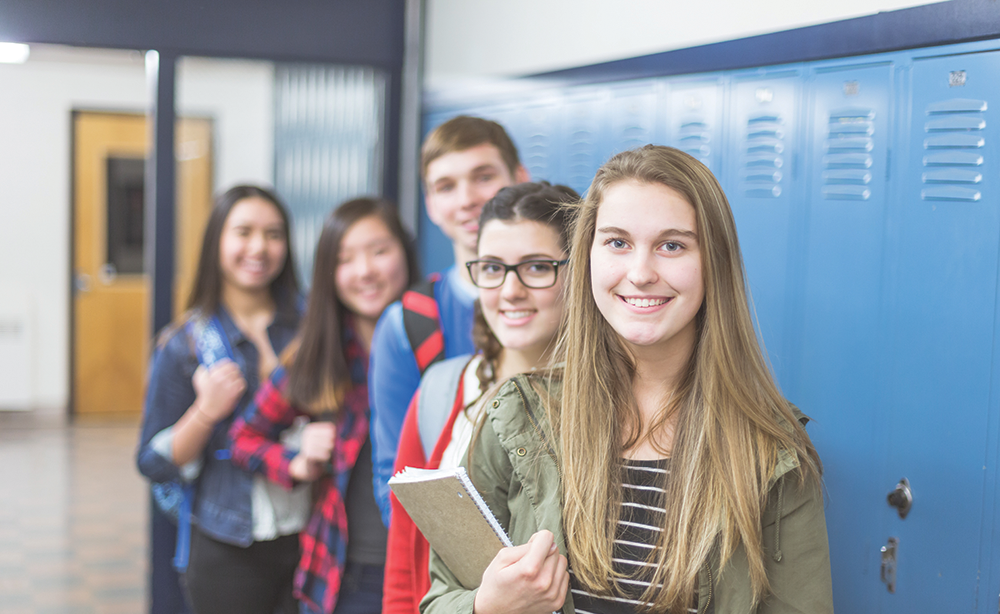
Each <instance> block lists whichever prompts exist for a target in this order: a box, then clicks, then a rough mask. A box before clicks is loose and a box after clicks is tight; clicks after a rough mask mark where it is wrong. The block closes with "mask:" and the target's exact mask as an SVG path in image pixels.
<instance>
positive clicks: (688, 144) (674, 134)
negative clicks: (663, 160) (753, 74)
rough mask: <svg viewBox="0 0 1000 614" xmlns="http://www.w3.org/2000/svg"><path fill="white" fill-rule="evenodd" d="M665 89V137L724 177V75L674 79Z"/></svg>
mask: <svg viewBox="0 0 1000 614" xmlns="http://www.w3.org/2000/svg"><path fill="white" fill-rule="evenodd" d="M664 89H665V90H666V94H665V97H666V100H667V103H666V105H664V108H663V113H662V114H661V115H660V122H661V123H662V124H663V125H664V126H666V129H665V130H664V133H663V136H662V138H664V139H665V140H666V142H667V144H669V145H670V146H672V147H676V148H677V149H681V150H683V151H686V152H687V153H689V154H691V155H692V156H694V157H695V158H698V159H699V160H701V162H702V163H703V164H704V165H705V166H707V167H708V168H709V169H710V170H711V171H712V172H713V173H714V174H715V176H716V177H717V178H718V179H719V180H720V181H721V180H722V176H721V174H720V173H721V172H722V161H723V159H724V155H725V153H724V149H725V148H724V147H723V145H722V144H723V115H722V109H723V82H722V79H720V78H719V77H715V78H709V79H700V80H698V81H689V80H684V79H673V80H671V81H668V82H666V83H665V84H664Z"/></svg>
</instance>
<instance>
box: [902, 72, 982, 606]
mask: <svg viewBox="0 0 1000 614" xmlns="http://www.w3.org/2000/svg"><path fill="white" fill-rule="evenodd" d="M998 68H1000V54H998V53H997V52H991V53H982V54H970V55H956V56H949V57H938V58H927V59H917V60H914V62H913V68H912V86H911V87H912V91H911V92H910V96H911V103H910V121H909V125H908V127H907V131H908V140H909V142H908V150H907V151H906V152H905V154H904V155H905V160H904V165H903V169H902V176H901V181H902V190H903V198H901V199H899V202H898V203H894V205H893V209H894V210H893V211H891V216H892V219H893V220H894V225H893V227H892V230H893V234H894V238H895V241H896V242H897V243H898V244H897V245H893V246H892V249H891V251H890V252H889V253H892V254H894V255H895V256H896V257H895V259H894V261H893V262H892V282H893V285H892V286H891V291H892V297H891V298H892V304H891V306H890V310H889V313H890V314H892V317H891V319H890V320H889V322H888V324H889V326H890V331H891V335H892V336H891V338H890V339H889V340H888V343H889V349H890V353H889V354H888V356H889V357H890V358H891V362H890V364H889V365H887V366H888V379H887V384H888V385H889V387H890V389H891V395H890V396H889V397H888V399H887V401H888V407H887V409H888V410H889V412H890V416H891V423H890V424H891V426H890V430H889V431H887V432H885V433H884V434H883V436H884V439H885V442H886V446H887V450H888V458H887V462H886V471H885V472H884V473H883V474H882V478H883V484H882V489H883V491H885V492H888V491H890V490H891V489H892V488H893V487H894V486H895V484H896V481H897V480H900V478H906V479H907V480H908V481H909V484H910V488H911V489H912V497H913V505H912V509H911V510H910V512H909V514H908V515H907V516H906V517H905V519H904V518H901V517H900V516H899V515H898V514H897V513H896V510H895V509H894V508H891V507H889V506H887V505H886V506H885V507H884V508H883V509H882V516H883V518H885V519H887V521H888V524H887V531H886V535H885V536H884V538H885V539H888V538H889V537H893V538H896V539H897V540H898V548H897V552H898V560H897V566H896V570H897V571H896V586H895V593H892V594H890V593H888V592H885V590H884V589H883V591H882V599H883V601H882V603H883V608H882V610H883V611H885V612H916V611H921V612H945V611H948V612H970V611H980V612H995V611H996V607H997V606H996V603H997V602H996V595H995V594H994V595H991V596H987V595H981V594H979V584H980V582H982V581H983V580H984V579H983V578H981V576H980V569H979V567H978V562H979V557H980V548H981V547H982V545H983V544H987V543H989V541H990V537H991V532H992V530H993V527H991V526H990V525H989V524H988V523H987V524H985V525H984V523H983V512H984V507H985V503H986V500H987V494H988V493H989V494H990V495H991V497H992V492H993V485H990V484H988V483H987V481H986V479H985V478H986V475H987V474H986V466H987V448H988V443H989V440H990V439H991V437H990V432H989V429H990V426H991V422H990V415H989V414H990V411H991V407H990V384H991V382H990V378H991V372H992V368H991V363H992V359H993V344H994V328H993V327H994V317H995V313H996V292H997V257H998V254H1000V246H998V242H1000V215H998V211H997V207H998V203H997V198H998V196H1000V194H998V191H997V174H998V171H1000V160H998V152H997V147H998V144H1000V143H998V141H1000V130H998V128H1000V120H998V117H997V115H996V109H995V108H994V107H995V106H996V105H997V104H1000V79H998V78H997V77H998ZM993 411H994V412H995V411H996V408H993ZM992 425H993V428H996V424H995V422H994V423H992ZM883 496H884V495H883ZM883 500H884V499H883ZM977 598H982V599H980V600H979V601H977ZM977 604H978V608H977Z"/></svg>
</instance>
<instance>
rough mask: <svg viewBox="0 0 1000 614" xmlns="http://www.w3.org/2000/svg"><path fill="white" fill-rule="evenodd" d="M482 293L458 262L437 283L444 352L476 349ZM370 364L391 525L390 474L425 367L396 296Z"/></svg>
mask: <svg viewBox="0 0 1000 614" xmlns="http://www.w3.org/2000/svg"><path fill="white" fill-rule="evenodd" d="M477 297H478V294H477V292H476V289H475V287H474V286H472V285H471V284H469V283H468V282H466V281H465V280H464V279H463V278H462V275H461V272H460V270H459V269H458V267H457V266H456V265H452V266H451V267H449V268H448V269H446V270H445V271H444V272H443V273H442V275H441V279H440V280H439V281H438V282H437V283H435V284H434V298H435V300H437V303H438V313H439V314H440V318H441V332H442V334H443V335H444V356H445V358H451V357H452V356H460V355H462V354H471V353H472V352H473V350H474V345H473V343H472V316H473V305H474V303H475V300H476V298H477ZM370 360H371V363H370V367H369V369H368V398H369V404H370V406H371V440H372V464H373V471H372V480H373V481H374V485H375V500H376V501H377V502H378V506H379V509H380V510H381V511H382V521H383V522H385V525H386V526H389V511H390V507H389V485H388V482H389V478H390V477H392V470H393V467H394V466H395V464H396V451H397V449H398V448H399V433H400V431H401V430H402V428H403V419H404V418H405V417H406V410H407V408H408V407H409V405H410V400H411V399H412V398H413V394H414V393H415V392H416V391H417V388H418V387H419V386H420V369H419V368H418V367H417V359H416V358H415V357H414V355H413V348H411V347H410V341H409V339H408V338H407V336H406V331H405V329H404V328H403V306H402V304H401V303H400V302H399V301H397V302H395V303H393V304H392V305H389V307H387V308H386V310H385V311H384V312H383V313H382V317H381V318H379V321H378V324H377V325H376V326H375V335H374V337H373V338H372V346H371V359H370Z"/></svg>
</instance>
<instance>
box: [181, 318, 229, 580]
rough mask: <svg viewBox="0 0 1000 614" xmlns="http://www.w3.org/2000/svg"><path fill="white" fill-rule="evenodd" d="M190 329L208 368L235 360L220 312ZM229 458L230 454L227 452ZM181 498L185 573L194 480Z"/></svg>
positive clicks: (197, 320)
mask: <svg viewBox="0 0 1000 614" xmlns="http://www.w3.org/2000/svg"><path fill="white" fill-rule="evenodd" d="M186 328H187V332H188V334H189V335H190V336H191V339H192V340H194V350H195V354H196V355H197V357H198V362H199V363H200V364H201V365H203V366H204V367H205V368H206V369H207V368H208V367H211V366H212V365H214V364H215V363H217V362H219V361H220V360H224V359H227V358H228V359H229V360H232V361H233V362H236V356H235V354H234V353H233V348H232V346H231V345H230V344H229V337H228V336H226V330H225V329H224V328H223V327H222V322H221V321H220V320H219V316H217V315H213V316H212V317H210V318H204V317H195V318H193V319H192V320H189V321H188V323H187V326H186ZM226 458H228V456H226ZM180 490H181V499H180V504H179V509H178V513H177V547H176V549H175V550H174V568H175V569H177V571H179V572H181V573H183V572H185V571H187V566H188V559H189V558H190V554H191V522H192V511H193V504H194V484H193V483H185V484H181V485H180Z"/></svg>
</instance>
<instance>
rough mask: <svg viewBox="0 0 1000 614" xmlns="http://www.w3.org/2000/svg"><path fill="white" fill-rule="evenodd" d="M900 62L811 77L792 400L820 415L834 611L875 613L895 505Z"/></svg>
mask: <svg viewBox="0 0 1000 614" xmlns="http://www.w3.org/2000/svg"><path fill="white" fill-rule="evenodd" d="M893 70H894V69H893V67H892V66H891V65H889V64H883V65H876V66H871V65H869V66H849V67H837V68H835V69H832V70H831V69H827V70H823V71H817V73H816V74H815V75H813V77H812V79H811V81H810V82H809V85H808V88H809V91H808V100H809V103H810V104H809V108H810V113H811V114H810V119H809V124H808V125H809V143H808V148H807V152H808V156H807V161H806V169H805V175H806V178H807V181H808V198H807V199H806V201H805V203H804V204H805V207H806V215H807V216H808V217H807V221H806V227H805V228H806V230H805V233H804V241H803V242H802V244H801V251H800V250H799V249H797V250H796V253H798V254H802V260H803V261H804V264H803V266H802V267H801V272H802V277H801V281H800V282H799V283H797V284H795V285H796V286H797V288H798V289H797V291H796V293H797V294H798V295H799V296H800V297H801V299H800V301H801V302H798V304H797V305H796V308H795V311H796V312H797V313H801V314H802V315H801V326H800V328H799V329H798V331H799V332H798V333H797V334H796V333H795V332H794V331H795V328H793V329H792V330H793V332H792V334H793V335H794V337H793V339H792V345H793V346H794V351H793V355H794V356H795V360H794V361H793V365H792V368H791V369H789V372H790V373H791V374H792V376H791V381H790V382H789V383H788V384H787V385H786V387H785V393H786V394H787V395H788V397H789V398H790V399H791V400H792V401H793V402H795V403H796V404H797V405H798V406H799V408H800V409H802V411H803V412H805V413H806V414H807V415H808V416H810V417H811V418H812V419H813V422H812V423H810V425H809V427H808V431H809V435H810V437H811V438H812V440H813V443H814V444H815V445H816V449H817V450H818V451H819V454H820V458H821V459H822V461H823V467H824V480H825V483H826V487H827V509H826V521H827V529H828V531H829V536H830V558H831V566H832V571H833V589H834V603H835V605H836V607H835V610H836V611H838V612H859V613H860V612H870V611H872V608H873V602H874V599H875V595H876V591H877V590H878V571H879V570H878V567H877V565H873V563H872V557H873V553H874V552H877V550H878V548H879V546H881V545H882V544H881V543H879V540H880V539H881V537H880V536H881V533H882V532H881V531H880V530H879V528H878V526H876V525H877V524H878V523H877V522H873V521H876V520H877V519H878V518H879V514H881V512H883V511H884V509H883V508H885V499H884V497H885V493H884V492H882V488H881V484H880V483H879V482H878V480H877V479H875V478H874V469H875V468H876V467H878V466H880V462H881V458H882V454H883V452H882V447H881V445H880V444H879V440H878V438H877V437H876V433H878V432H881V428H882V417H881V415H880V414H881V409H882V408H881V407H879V406H878V401H877V397H878V394H877V392H878V390H879V386H880V379H879V377H878V368H879V361H878V356H879V344H878V336H879V319H878V318H879V308H880V304H881V300H880V297H881V296H882V291H881V288H882V286H881V282H882V246H883V235H884V227H885V214H886V200H887V196H886V192H887V179H886V171H887V169H886V164H887V150H888V143H889V139H890V136H891V135H890V128H891V126H892V125H893V124H892V121H891V117H890V109H891V86H892V77H893Z"/></svg>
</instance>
